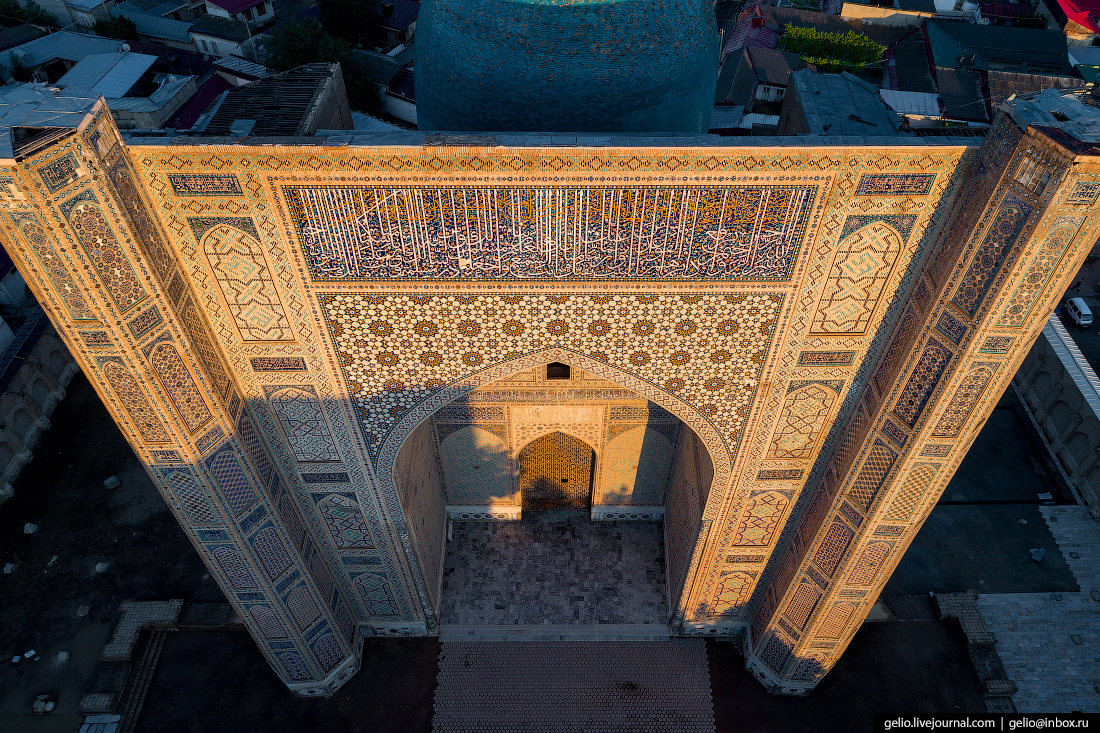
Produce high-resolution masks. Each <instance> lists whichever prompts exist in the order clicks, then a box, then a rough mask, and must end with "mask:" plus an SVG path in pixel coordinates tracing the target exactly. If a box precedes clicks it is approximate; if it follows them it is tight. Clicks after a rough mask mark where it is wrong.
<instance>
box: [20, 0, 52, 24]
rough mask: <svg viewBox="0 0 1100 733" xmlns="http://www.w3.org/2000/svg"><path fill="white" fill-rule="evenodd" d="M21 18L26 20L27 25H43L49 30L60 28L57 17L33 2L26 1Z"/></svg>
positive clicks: (30, 0)
mask: <svg viewBox="0 0 1100 733" xmlns="http://www.w3.org/2000/svg"><path fill="white" fill-rule="evenodd" d="M23 16H24V17H25V18H26V19H27V22H28V23H33V24H35V25H45V26H49V27H51V28H58V27H60V23H59V22H58V20H57V16H56V15H54V14H53V13H51V12H50V11H48V10H46V9H45V8H44V7H42V6H41V5H39V4H38V3H36V2H35V1H34V0H27V7H25V8H23Z"/></svg>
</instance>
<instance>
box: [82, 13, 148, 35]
mask: <svg viewBox="0 0 1100 733" xmlns="http://www.w3.org/2000/svg"><path fill="white" fill-rule="evenodd" d="M92 30H93V31H95V34H96V35H97V36H104V37H106V38H118V39H120V40H123V41H136V40H137V39H138V32H137V23H135V22H134V21H132V20H130V19H129V18H127V17H125V16H122V15H112V16H110V17H108V18H107V19H106V20H97V21H96V22H95V24H94V25H93V26H92Z"/></svg>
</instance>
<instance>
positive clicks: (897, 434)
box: [882, 420, 909, 447]
mask: <svg viewBox="0 0 1100 733" xmlns="http://www.w3.org/2000/svg"><path fill="white" fill-rule="evenodd" d="M882 432H883V433H884V434H885V435H886V437H888V438H890V440H892V441H894V442H895V443H897V444H898V446H900V447H905V442H906V441H907V440H909V436H908V435H906V434H905V431H903V430H902V429H901V428H899V427H898V426H897V425H895V424H894V423H893V422H891V421H890V420H884V421H883V423H882Z"/></svg>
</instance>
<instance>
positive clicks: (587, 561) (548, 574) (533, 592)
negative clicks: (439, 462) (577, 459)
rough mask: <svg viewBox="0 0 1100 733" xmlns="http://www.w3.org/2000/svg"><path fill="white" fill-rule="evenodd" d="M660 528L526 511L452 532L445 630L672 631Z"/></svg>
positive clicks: (443, 614) (460, 524)
mask: <svg viewBox="0 0 1100 733" xmlns="http://www.w3.org/2000/svg"><path fill="white" fill-rule="evenodd" d="M662 531H663V525H662V524H661V523H659V522H593V521H591V520H590V519H589V517H588V514H587V512H583V513H582V512H551V511H545V512H534V511H525V512H524V514H523V519H522V520H521V521H519V522H455V524H454V533H453V535H452V537H453V539H452V540H451V541H450V542H448V543H447V556H446V559H445V561H444V569H443V594H442V596H441V598H442V603H441V605H442V610H441V613H440V622H441V623H442V624H444V625H459V626H482V625H516V626H533V625H559V626H560V625H588V624H604V625H633V624H655V625H659V626H665V625H667V624H668V601H667V600H666V591H665V557H664V541H663V534H662Z"/></svg>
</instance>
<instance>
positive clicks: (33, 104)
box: [0, 33, 99, 159]
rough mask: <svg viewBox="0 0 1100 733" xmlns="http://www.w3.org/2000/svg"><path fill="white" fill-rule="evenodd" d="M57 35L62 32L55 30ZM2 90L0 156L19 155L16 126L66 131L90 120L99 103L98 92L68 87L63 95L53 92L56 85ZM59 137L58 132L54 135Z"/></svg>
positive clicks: (25, 85) (0, 102) (1, 157)
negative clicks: (14, 132)
mask: <svg viewBox="0 0 1100 733" xmlns="http://www.w3.org/2000/svg"><path fill="white" fill-rule="evenodd" d="M54 35H60V34H59V33H55V34H54ZM2 89H4V90H8V91H2V90H0V159H11V158H14V157H15V156H16V152H15V149H16V148H18V147H20V144H19V143H18V142H16V141H14V140H13V137H12V130H11V128H14V127H33V128H53V130H51V131H50V132H51V133H52V132H57V133H59V134H66V133H65V131H66V130H75V129H76V128H77V127H79V126H80V125H81V124H82V123H83V122H84V120H86V119H88V116H89V115H90V114H91V112H92V109H93V108H94V107H95V105H96V103H97V102H99V95H95V94H92V93H91V92H87V91H83V90H77V89H66V90H65V91H64V93H63V94H64V96H60V95H57V94H55V93H54V92H52V91H50V90H51V89H56V87H55V86H54V85H52V84H51V85H46V84H19V85H16V86H12V87H3V88H2ZM54 137H56V135H54Z"/></svg>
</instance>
